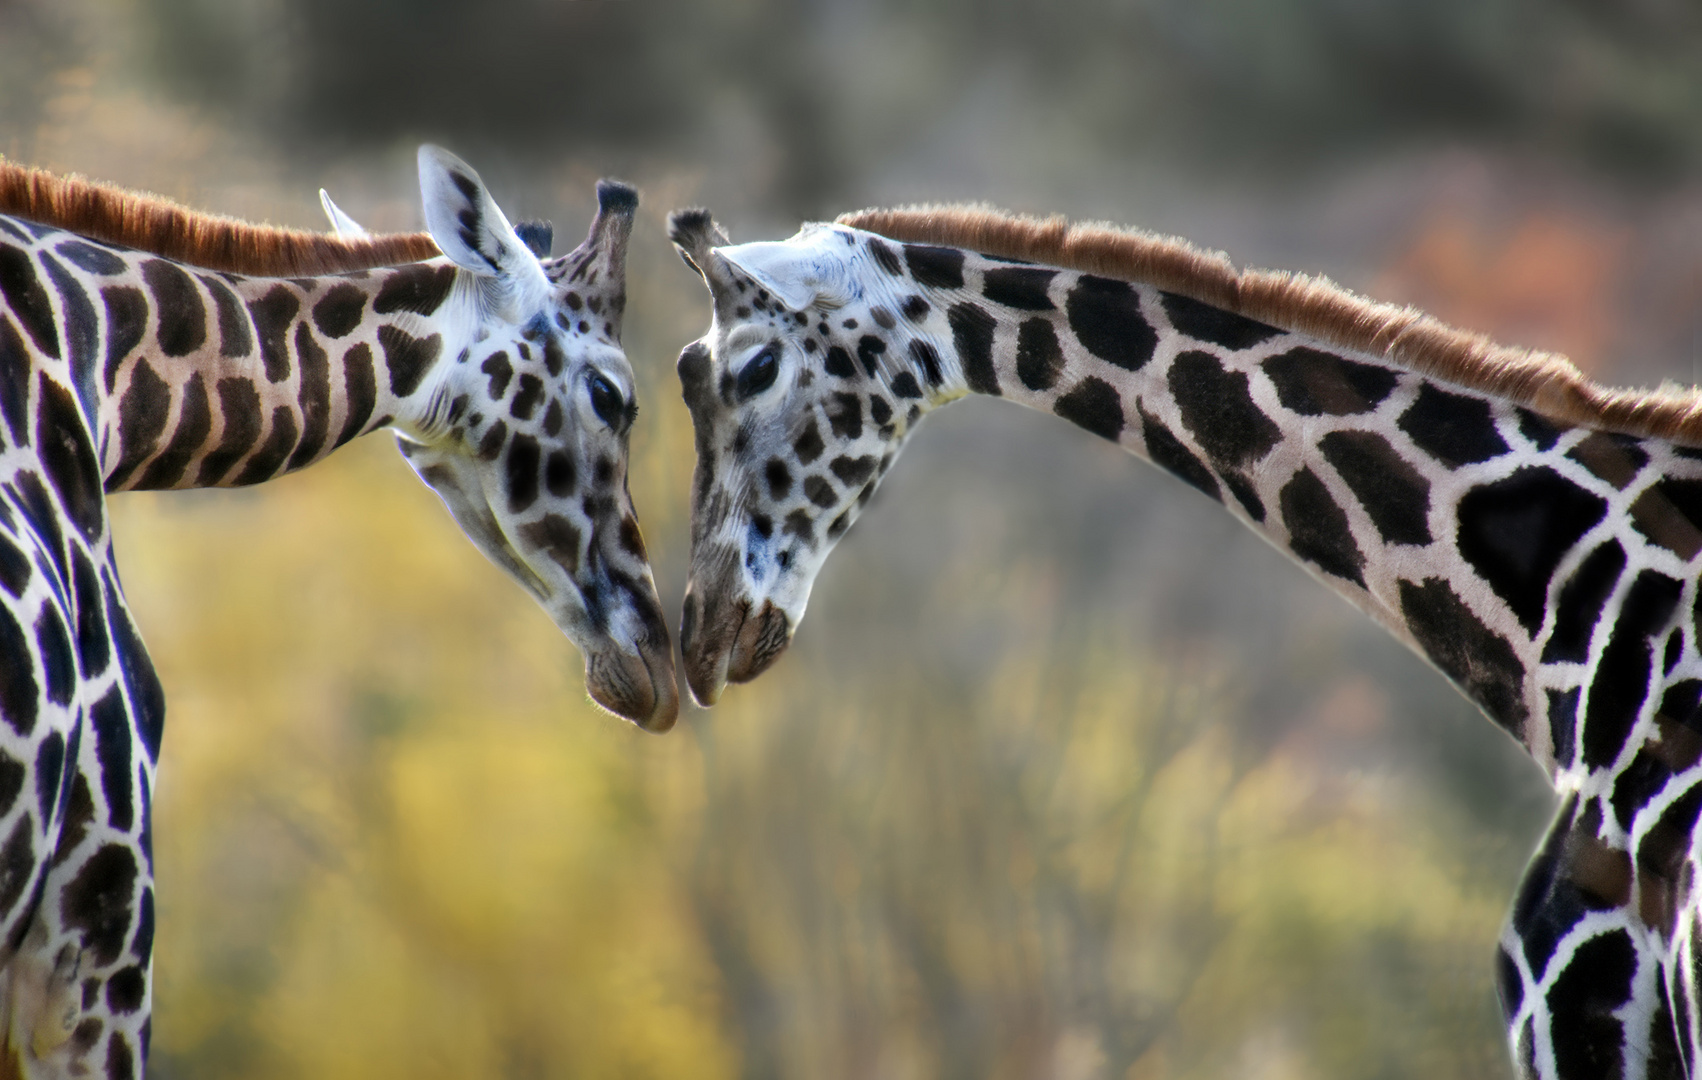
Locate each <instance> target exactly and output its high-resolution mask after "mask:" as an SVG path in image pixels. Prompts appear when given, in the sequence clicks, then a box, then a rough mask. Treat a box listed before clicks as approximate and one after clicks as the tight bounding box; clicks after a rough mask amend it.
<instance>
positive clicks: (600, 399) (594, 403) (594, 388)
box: [591, 373, 626, 427]
mask: <svg viewBox="0 0 1702 1080" xmlns="http://www.w3.org/2000/svg"><path fill="white" fill-rule="evenodd" d="M591 408H592V409H594V410H595V411H596V413H597V417H598V418H599V419H600V420H602V421H603V423H605V424H607V425H609V426H610V427H619V426H620V423H621V420H622V419H623V414H624V413H625V412H626V403H625V402H624V401H622V400H621V392H620V391H619V390H616V389H615V384H614V383H612V382H610V381H609V380H607V379H605V378H603V377H602V376H601V375H598V374H595V373H593V374H592V375H591Z"/></svg>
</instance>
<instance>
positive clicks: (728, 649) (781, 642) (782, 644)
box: [680, 586, 792, 708]
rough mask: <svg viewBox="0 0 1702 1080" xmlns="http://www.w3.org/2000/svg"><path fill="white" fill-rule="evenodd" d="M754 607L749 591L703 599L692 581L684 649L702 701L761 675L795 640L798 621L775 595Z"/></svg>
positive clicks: (682, 634)
mask: <svg viewBox="0 0 1702 1080" xmlns="http://www.w3.org/2000/svg"><path fill="white" fill-rule="evenodd" d="M700 608H701V609H702V610H700ZM753 608H755V605H754V603H753V602H752V601H751V600H750V599H749V598H747V597H738V598H736V599H734V598H729V597H724V596H721V597H716V596H710V595H705V596H703V597H702V598H701V599H700V597H699V596H698V595H696V590H695V589H694V588H692V587H689V586H688V588H687V590H686V598H685V608H684V611H683V613H682V617H681V620H680V649H681V652H682V654H683V658H684V660H685V672H686V685H687V686H689V687H690V688H691V696H692V697H693V698H694V699H696V701H697V703H698V704H699V705H702V706H703V707H705V708H708V707H709V706H711V705H714V704H715V703H716V701H718V700H720V697H721V691H722V690H723V689H725V688H726V686H727V684H728V683H730V682H732V683H745V682H750V681H751V680H752V679H754V678H756V677H757V676H758V675H761V674H762V673H763V672H765V671H767V670H768V669H769V668H771V667H773V666H774V662H775V661H776V660H778V659H780V654H781V653H783V652H785V651H786V646H787V645H789V644H791V642H792V623H791V620H790V619H788V618H787V617H786V613H785V612H784V611H781V610H780V609H779V608H778V607H775V606H774V602H773V601H772V600H764V601H763V602H762V606H761V607H760V608H755V610H754V611H753Z"/></svg>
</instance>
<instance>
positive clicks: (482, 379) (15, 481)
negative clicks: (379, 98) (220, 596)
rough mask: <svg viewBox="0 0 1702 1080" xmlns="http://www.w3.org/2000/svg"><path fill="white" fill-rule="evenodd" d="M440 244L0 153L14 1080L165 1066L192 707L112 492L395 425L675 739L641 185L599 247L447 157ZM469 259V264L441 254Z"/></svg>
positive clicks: (4, 664) (432, 181)
mask: <svg viewBox="0 0 1702 1080" xmlns="http://www.w3.org/2000/svg"><path fill="white" fill-rule="evenodd" d="M419 175H420V188H421V194H422V196H423V199H424V204H425V218H426V222H427V226H428V230H429V232H428V233H427V234H413V235H405V236H375V237H364V238H355V239H347V238H344V239H336V238H332V237H327V236H323V235H318V234H311V233H300V232H288V231H285V230H276V229H267V228H262V227H257V226H249V225H245V224H243V223H240V222H232V221H229V220H226V219H219V218H213V217H211V216H209V215H201V214H194V213H192V212H190V211H187V210H184V209H182V208H180V207H176V206H174V205H171V204H167V203H165V202H163V201H161V200H154V199H151V198H148V197H143V196H134V195H129V194H126V193H123V192H119V191H117V190H116V189H112V188H107V187H103V186H100V185H93V184H89V183H86V182H83V181H78V180H70V179H63V178H58V177H53V176H50V175H48V174H46V173H42V172H39V171H36V170H30V169H25V168H22V167H19V166H15V165H8V164H5V163H0V301H3V303H0V720H3V721H4V723H0V838H3V839H0V1076H5V1077H32V1078H40V1077H64V1076H105V1077H109V1078H121V1077H134V1076H137V1075H139V1074H140V1073H141V1072H142V1070H143V1068H144V1066H145V1063H146V1057H147V1047H148V1034H149V1030H150V1011H151V1000H152V990H151V951H152V942H153V933H154V917H155V915H154V892H153V869H152V843H151V821H150V816H151V804H152V791H153V783H154V778H155V766H156V761H157V757H158V752H159V745H160V736H161V729H162V724H163V720H164V710H165V701H164V695H163V692H162V689H161V685H160V681H159V679H158V678H157V677H156V675H155V673H154V669H153V667H152V665H151V664H150V662H149V660H148V654H147V650H146V648H145V647H144V646H143V643H142V639H141V636H140V634H139V632H138V630H137V628H136V625H135V622H134V620H133V619H132V617H131V615H130V612H129V610H128V609H127V607H126V604H125V600H124V593H123V589H122V587H121V585H120V583H119V579H118V570H117V566H116V564H115V562H114V557H113V539H112V536H111V532H110V528H109V518H108V514H107V510H106V501H105V500H106V496H107V495H108V494H110V493H115V492H120V491H133V490H142V489H170V488H189V487H210V486H226V487H229V486H238V485H246V484H254V483H259V482H262V481H265V480H268V479H271V478H273V477H275V476H280V475H282V474H284V473H286V472H291V471H294V470H296V469H300V468H302V467H304V466H307V465H309V464H312V463H313V462H315V461H318V460H320V459H321V458H323V457H325V456H326V455H328V454H329V453H330V452H331V451H332V450H334V449H335V448H336V447H338V446H340V445H342V444H343V443H345V442H347V441H348V440H349V439H351V438H354V437H355V436H357V435H362V434H365V433H367V432H369V431H374V430H376V429H378V428H391V429H392V430H393V431H394V432H395V435H396V439H397V444H398V446H399V447H400V449H401V452H402V454H403V456H404V457H405V458H406V459H407V460H408V462H409V463H410V464H411V465H412V466H413V468H414V469H415V470H416V471H417V472H418V473H419V475H420V477H421V479H423V480H424V481H425V482H426V483H427V484H429V485H430V486H431V487H432V488H433V489H435V490H436V491H437V493H438V494H439V495H440V496H441V497H442V499H443V501H444V503H445V504H446V505H447V506H448V508H449V510H450V512H451V513H452V514H453V515H454V517H455V519H456V520H457V521H458V522H459V523H460V525H461V526H462V528H463V529H464V530H465V531H466V532H467V534H468V536H469V537H470V538H471V539H472V540H473V542H474V543H475V544H476V545H478V547H479V548H480V549H481V550H482V551H483V552H484V553H485V554H486V555H487V556H488V557H489V558H490V559H491V560H492V561H493V562H495V563H496V564H497V565H498V566H499V567H501V568H502V569H503V570H504V571H506V572H507V573H508V574H509V575H510V576H512V577H513V578H515V579H516V580H517V581H519V582H520V584H521V585H522V586H524V587H525V589H526V590H527V591H528V592H529V593H530V594H531V595H532V596H533V597H534V599H536V600H537V602H538V603H539V604H540V605H542V606H543V608H544V609H545V610H546V611H547V612H548V613H549V615H550V617H551V618H552V619H553V620H554V621H555V623H556V624H557V625H558V626H559V627H560V628H561V630H562V631H563V632H564V633H565V634H566V635H567V636H568V638H569V639H570V640H572V641H573V642H574V643H575V644H576V645H577V646H578V647H579V649H580V651H581V652H582V653H583V654H584V657H585V661H586V680H587V685H588V688H589V690H590V693H591V696H592V697H593V698H594V699H595V700H596V701H597V702H598V703H599V704H601V705H603V706H604V707H606V708H608V709H610V710H611V711H613V712H616V713H618V714H620V715H622V716H625V717H628V718H630V719H632V720H634V721H636V722H637V723H638V724H639V725H640V726H643V727H646V728H649V729H651V730H655V731H661V730H665V729H667V728H668V727H669V726H670V725H671V724H672V723H673V721H674V718H675V715H676V713H677V710H678V696H677V692H676V690H675V688H674V687H675V684H674V670H673V662H672V654H671V650H672V646H671V644H670V641H669V637H668V633H667V629H666V627H665V626H664V624H663V621H662V616H661V606H660V604H659V602H658V600H657V596H656V590H655V585H654V582H653V580H652V576H651V571H650V567H649V564H648V562H647V559H646V556H645V553H644V545H643V541H642V538H641V536H640V534H639V529H638V524H637V521H636V520H635V518H634V516H633V513H632V506H631V499H630V497H629V495H628V493H627V490H626V476H625V474H626V461H627V442H628V437H629V434H630V431H631V427H632V423H633V420H634V417H635V411H636V409H635V405H634V401H633V376H632V371H631V369H630V367H629V366H628V363H627V360H626V357H625V355H624V354H623V353H622V351H621V348H620V321H621V313H622V309H623V307H624V303H625V269H624V267H625V248H626V243H627V238H628V236H629V234H630V231H631V227H632V218H633V214H634V211H635V209H636V207H637V193H636V192H635V191H634V190H633V189H632V188H630V187H628V186H626V185H624V184H619V183H615V182H610V181H604V182H602V183H599V184H598V187H597V198H598V204H599V209H598V213H597V216H596V219H595V220H594V222H593V223H592V225H591V230H590V235H589V236H588V237H587V239H586V241H585V242H584V244H582V245H581V246H580V247H578V248H577V249H575V250H574V251H573V252H571V253H570V254H568V255H566V256H563V257H560V258H553V259H552V258H549V257H548V254H549V250H548V249H549V245H550V229H549V227H548V226H547V224H543V223H531V224H523V225H522V226H519V227H518V228H517V227H514V226H511V225H510V224H509V223H508V221H507V219H506V218H505V217H504V216H503V214H502V211H501V210H500V209H498V207H497V205H496V203H495V201H494V200H493V199H492V197H491V196H490V194H489V193H488V191H487V190H486V188H485V186H484V184H483V182H482V181H481V180H480V178H479V176H478V174H477V173H476V172H474V171H473V169H472V168H470V167H469V166H467V165H466V163H464V162H462V161H461V160H460V159H458V158H456V157H455V156H453V155H451V154H449V153H447V152H446V151H443V150H441V149H438V148H436V147H430V146H427V147H422V148H421V150H420V152H419ZM440 251H441V256H440V255H439V252H440Z"/></svg>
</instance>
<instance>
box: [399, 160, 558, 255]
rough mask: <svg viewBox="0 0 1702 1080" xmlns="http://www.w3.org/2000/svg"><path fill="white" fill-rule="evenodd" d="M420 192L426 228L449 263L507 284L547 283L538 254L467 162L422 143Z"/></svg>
mask: <svg viewBox="0 0 1702 1080" xmlns="http://www.w3.org/2000/svg"><path fill="white" fill-rule="evenodd" d="M420 196H421V198H422V199H423V200H424V202H425V219H426V229H427V230H428V231H429V232H430V233H431V238H432V239H433V240H435V241H437V246H438V247H439V248H440V249H442V251H443V253H444V254H445V255H447V256H448V257H449V261H450V262H452V263H454V264H455V265H456V266H459V267H461V268H462V269H463V270H470V271H472V272H473V273H475V274H478V275H480V276H482V277H494V278H497V279H499V280H500V281H502V282H503V283H504V284H505V285H508V286H510V287H516V286H520V287H526V286H536V287H539V288H543V289H547V288H548V287H549V282H548V279H546V278H545V277H544V271H543V268H542V267H541V266H539V265H538V258H537V256H535V255H533V254H532V251H531V249H530V248H529V247H528V246H527V244H526V242H525V241H524V240H522V239H521V238H520V236H519V234H517V233H516V232H515V231H514V226H512V225H510V224H509V223H508V218H506V217H504V216H503V213H502V210H501V209H500V208H498V207H497V205H496V200H495V199H492V198H491V196H490V192H488V191H486V190H485V185H484V181H482V180H480V179H479V174H478V173H476V172H474V171H473V167H472V166H471V165H468V164H467V163H466V162H465V161H462V160H461V159H460V158H458V157H456V156H455V155H454V154H451V153H450V152H449V151H447V150H445V149H443V148H442V147H437V146H431V145H426V146H422V147H420Z"/></svg>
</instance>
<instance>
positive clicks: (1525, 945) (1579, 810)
mask: <svg viewBox="0 0 1702 1080" xmlns="http://www.w3.org/2000/svg"><path fill="white" fill-rule="evenodd" d="M1600 827H1601V813H1600V809H1599V804H1598V803H1596V802H1595V801H1593V800H1580V799H1579V798H1578V797H1577V796H1576V795H1574V796H1572V797H1570V798H1568V799H1567V801H1566V803H1565V804H1564V805H1563V806H1562V807H1561V810H1560V813H1559V815H1558V816H1557V817H1556V819H1555V822H1554V825H1553V827H1552V828H1551V829H1550V830H1549V834H1548V837H1547V839H1546V840H1545V841H1544V842H1543V845H1542V848H1541V850H1539V851H1538V852H1537V854H1536V856H1535V858H1533V859H1532V860H1531V866H1530V868H1529V869H1528V870H1527V871H1526V873H1525V879H1524V882H1523V883H1522V884H1521V886H1520V889H1519V896H1518V900H1517V901H1516V902H1515V904H1514V907H1513V911H1512V914H1511V916H1510V917H1509V919H1508V921H1507V925H1506V927H1505V928H1504V929H1503V931H1502V934H1501V944H1500V949H1499V952H1498V955H1497V965H1496V971H1497V981H1498V983H1499V989H1500V994H1501V1005H1502V1009H1503V1011H1504V1014H1505V1016H1506V1020H1507V1026H1508V1039H1509V1041H1510V1042H1511V1044H1512V1051H1513V1058H1514V1063H1515V1064H1516V1066H1517V1067H1518V1070H1519V1074H1520V1075H1521V1076H1524V1077H1533V1078H1540V1080H1583V1078H1591V1077H1602V1078H1607V1077H1614V1078H1624V1080H1666V1078H1668V1077H1673V1078H1682V1077H1684V1076H1686V1075H1688V1072H1687V1070H1686V1068H1685V1065H1684V1061H1683V1058H1682V1057H1681V1055H1680V1051H1679V1046H1678V1042H1677V1039H1676V1031H1675V1028H1674V1023H1673V1013H1672V1008H1671V1004H1670V1002H1669V987H1668V981H1667V979H1668V964H1667V963H1666V955H1667V951H1668V950H1667V949H1666V947H1665V944H1664V942H1663V940H1662V937H1661V935H1660V934H1659V933H1658V932H1656V931H1652V930H1650V929H1649V928H1648V927H1647V926H1645V925H1644V922H1643V920H1642V919H1641V918H1640V917H1639V915H1638V911H1637V907H1636V905H1635V902H1634V900H1633V880H1632V861H1631V857H1630V856H1629V854H1627V853H1626V852H1625V851H1623V850H1619V849H1616V848H1614V847H1612V846H1610V845H1609V844H1608V843H1606V842H1605V841H1603V840H1602V839H1601V838H1600Z"/></svg>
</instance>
